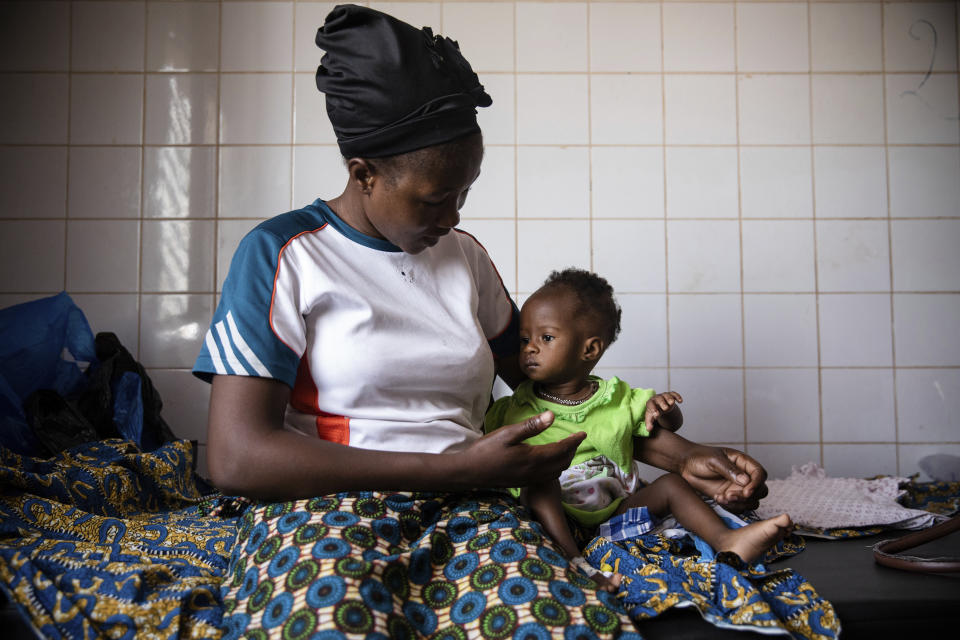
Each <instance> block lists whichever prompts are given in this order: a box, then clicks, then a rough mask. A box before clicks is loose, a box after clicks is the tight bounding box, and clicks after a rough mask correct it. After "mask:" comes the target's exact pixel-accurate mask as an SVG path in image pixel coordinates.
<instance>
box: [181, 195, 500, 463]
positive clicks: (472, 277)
mask: <svg viewBox="0 0 960 640" xmlns="http://www.w3.org/2000/svg"><path fill="white" fill-rule="evenodd" d="M517 319H518V312H517V308H516V305H514V303H513V301H512V300H511V299H510V297H509V294H508V293H507V292H506V290H505V289H504V286H503V283H502V281H501V280H500V276H499V275H498V274H497V271H496V269H495V268H494V266H493V264H492V263H491V261H490V258H489V257H488V255H487V253H486V251H485V250H484V249H483V247H482V246H481V245H480V244H479V243H478V242H477V241H476V240H475V239H474V238H473V237H472V236H471V235H469V234H467V233H465V232H462V231H458V230H455V231H453V232H451V233H449V234H447V235H446V236H443V237H441V238H440V241H439V242H438V243H437V244H436V245H435V246H433V247H429V248H427V249H426V250H425V251H423V252H421V253H419V254H417V255H409V254H406V253H404V252H403V251H401V250H400V249H399V248H398V247H396V246H395V245H393V244H391V243H390V242H388V241H386V240H381V239H378V238H372V237H370V236H366V235H364V234H362V233H360V232H358V231H356V230H355V229H353V228H352V227H350V226H349V225H347V224H346V223H344V222H343V221H342V220H341V219H340V218H338V217H337V216H336V214H334V213H333V211H331V210H330V208H329V207H327V205H326V204H325V203H324V202H323V201H321V200H317V201H315V202H314V203H313V204H311V205H308V206H306V207H304V208H303V209H299V210H297V211H291V212H290V213H286V214H283V215H281V216H277V217H276V218H272V219H270V220H267V221H266V222H264V223H262V224H260V225H259V226H258V227H257V228H255V229H254V230H253V231H251V232H250V233H249V234H247V236H246V237H245V238H244V239H243V241H242V242H241V243H240V246H239V247H238V248H237V251H236V253H235V254H234V257H233V262H232V263H231V265H230V273H229V275H228V276H227V279H226V281H225V283H224V287H223V295H222V297H221V299H220V304H219V306H218V308H217V311H216V313H215V314H214V318H213V322H212V323H211V327H210V330H209V331H208V332H207V335H206V338H205V340H204V345H203V347H202V349H201V351H200V355H199V357H198V358H197V362H196V365H195V367H194V374H196V375H197V376H199V377H200V378H202V379H205V380H210V379H212V375H213V374H221V375H249V376H260V377H266V378H274V379H277V380H280V381H282V382H285V383H286V384H287V385H289V386H290V387H291V389H292V393H291V399H290V405H289V406H288V408H287V413H286V419H285V426H286V427H287V428H288V429H293V430H296V431H299V432H301V433H304V434H308V435H312V436H317V437H321V438H324V439H327V440H331V441H333V442H339V443H341V444H349V445H351V446H356V447H362V448H366V449H380V450H387V451H420V452H443V451H453V450H456V449H458V448H462V447H463V446H465V445H467V444H469V443H470V442H471V441H473V440H474V439H476V438H478V437H480V435H482V432H483V427H482V425H483V415H484V412H485V410H486V408H487V404H488V402H489V399H490V391H491V389H492V385H493V379H494V375H495V374H494V361H493V358H494V355H495V354H496V355H498V356H500V355H510V354H514V353H516V352H517V350H518V348H519V343H518V341H517Z"/></svg>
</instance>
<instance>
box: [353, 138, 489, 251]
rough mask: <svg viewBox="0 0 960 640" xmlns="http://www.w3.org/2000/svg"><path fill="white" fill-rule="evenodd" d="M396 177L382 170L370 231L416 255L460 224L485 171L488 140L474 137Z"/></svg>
mask: <svg viewBox="0 0 960 640" xmlns="http://www.w3.org/2000/svg"><path fill="white" fill-rule="evenodd" d="M453 148H454V149H456V152H455V153H454V152H450V151H447V152H446V153H447V155H446V156H443V155H441V152H440V151H438V152H437V154H436V157H432V156H429V155H428V157H427V159H426V161H424V162H423V163H421V164H420V165H419V166H408V167H406V168H404V169H403V170H402V171H398V172H397V174H396V175H389V176H388V175H382V174H376V175H375V176H374V180H373V182H372V183H371V185H370V189H369V192H368V193H367V197H366V198H364V217H365V222H366V223H367V225H368V226H369V229H368V230H367V232H368V233H370V235H374V236H377V237H380V238H384V239H386V240H389V241H390V242H392V243H393V244H395V245H396V246H398V247H400V248H401V249H402V250H403V251H404V252H406V253H411V254H416V253H420V252H421V251H423V250H424V249H426V248H427V247H432V246H433V245H435V244H437V242H438V241H439V239H440V237H441V236H444V235H446V234H448V233H449V232H450V230H451V229H452V228H453V227H455V226H456V225H457V224H459V223H460V207H462V206H463V203H464V202H465V201H466V199H467V192H469V191H470V187H471V185H473V183H474V182H475V181H476V179H477V177H478V176H479V175H480V163H481V161H482V160H483V138H482V137H481V136H480V134H476V135H474V136H471V137H470V139H468V140H467V141H466V142H465V144H462V145H456V146H455V147H453Z"/></svg>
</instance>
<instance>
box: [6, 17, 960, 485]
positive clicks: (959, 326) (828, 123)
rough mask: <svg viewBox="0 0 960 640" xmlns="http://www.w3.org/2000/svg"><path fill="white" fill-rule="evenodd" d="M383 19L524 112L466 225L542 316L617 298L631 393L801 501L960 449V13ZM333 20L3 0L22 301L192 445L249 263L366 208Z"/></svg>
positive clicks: (9, 283) (491, 132)
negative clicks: (348, 158) (592, 294)
mask: <svg viewBox="0 0 960 640" xmlns="http://www.w3.org/2000/svg"><path fill="white" fill-rule="evenodd" d="M372 5H373V6H374V7H376V8H381V9H385V10H387V11H390V12H392V13H394V14H396V15H398V16H399V17H402V18H404V19H407V20H409V21H411V22H413V23H415V24H417V25H418V26H420V25H424V24H429V25H431V26H433V27H434V28H435V30H437V31H440V32H442V33H443V34H445V35H449V36H451V37H453V38H455V39H457V40H459V42H460V44H461V47H462V49H463V51H464V52H465V54H466V56H467V57H468V59H470V60H471V61H472V62H473V65H474V68H475V69H476V70H477V71H478V72H479V73H480V75H481V79H482V81H483V82H484V83H485V85H486V86H487V88H488V90H489V92H490V93H491V94H492V95H493V97H494V106H493V107H492V108H490V109H485V110H482V111H481V115H480V118H481V124H482V125H483V127H484V131H485V135H486V143H487V157H486V161H485V165H484V172H483V175H482V176H481V178H480V180H479V182H478V183H477V185H476V188H475V191H474V193H473V194H472V195H471V199H470V201H469V202H468V204H467V206H466V207H465V209H464V211H463V217H464V220H463V224H462V226H463V227H464V228H466V229H468V230H470V231H472V232H474V233H475V234H476V235H477V236H478V237H479V238H480V239H481V241H482V242H484V243H485V244H486V246H487V247H488V249H489V250H490V252H491V253H492V255H493V256H494V258H495V260H496V261H497V262H498V264H499V266H500V268H501V271H502V274H503V276H504V278H505V280H506V282H507V283H508V286H509V287H510V288H511V289H512V291H513V292H514V293H515V294H516V295H517V297H518V300H520V301H522V300H523V298H524V296H525V295H526V294H528V293H529V292H530V291H532V290H533V289H535V288H536V287H537V285H538V283H539V282H540V281H541V280H542V279H543V278H544V277H545V276H546V275H547V273H548V271H549V270H550V269H552V268H559V267H564V266H567V265H578V266H583V267H589V268H592V269H595V270H597V271H599V272H600V273H602V274H604V275H606V276H607V277H609V278H610V279H611V280H612V282H613V283H614V286H615V287H616V289H617V290H618V292H619V298H620V302H621V304H622V305H623V307H624V314H625V323H624V325H625V330H624V332H623V335H622V337H621V339H620V341H619V342H618V343H617V344H615V345H614V347H613V349H612V350H611V351H610V352H609V353H608V354H607V355H606V356H605V357H604V359H603V361H602V363H601V364H602V367H601V370H600V373H602V374H604V375H611V374H616V375H619V376H620V377H623V378H625V379H627V380H628V381H630V382H631V383H633V384H634V385H637V386H653V387H656V388H658V389H666V388H674V389H677V390H679V391H680V392H682V393H683V394H684V396H685V398H686V403H685V405H684V407H685V413H686V415H687V426H685V427H684V429H685V430H686V431H687V435H688V436H690V437H693V438H696V439H702V440H704V441H709V442H716V443H730V444H733V445H735V446H738V447H745V448H746V449H747V450H748V451H749V452H750V453H752V454H754V455H756V456H757V457H759V458H760V459H761V460H762V461H763V462H765V463H766V464H767V466H768V468H770V469H771V471H772V472H773V473H774V474H775V475H780V474H783V473H784V472H788V471H789V468H790V465H791V464H796V463H802V462H805V461H807V460H814V461H816V462H819V463H821V464H823V465H825V466H826V468H827V470H828V471H829V472H830V473H832V474H835V475H869V474H876V473H901V474H909V473H913V472H915V471H917V470H918V467H917V460H918V459H919V458H920V457H922V456H923V455H926V454H928V453H932V452H935V451H946V452H951V453H955V454H960V251H958V250H957V249H958V247H960V186H958V185H960V120H958V115H960V102H958V86H957V85H958V74H957V66H958V48H957V25H958V20H957V13H958V10H957V3H956V2H944V3H885V4H881V3H876V2H854V3H833V2H810V3H807V2H737V3H733V2H709V3H683V2H616V3H601V2H590V3H585V2H516V3H514V2H487V3H483V2H412V3H407V2H403V3H391V2H386V3H372ZM331 6H332V5H331V4H328V3H314V2H296V3H294V2H289V1H288V2H232V1H224V2H152V1H151V2H146V3H144V2H136V1H107V2H85V1H84V2H81V1H78V2H26V3H21V2H3V3H0V32H2V33H0V88H2V94H3V98H2V99H0V218H2V220H0V305H3V306H6V305H7V304H13V303H16V302H20V301H23V300H28V299H33V298H37V297H40V296H43V295H48V294H51V293H55V292H57V291H59V290H61V289H66V290H67V291H68V292H70V293H71V295H73V297H74V299H75V300H76V301H77V302H78V303H79V304H80V305H81V307H82V308H83V309H84V310H85V312H86V313H87V315H88V317H89V319H90V321H91V324H92V325H93V327H94V330H95V331H99V330H111V331H114V332H116V333H117V334H119V336H120V337H121V339H122V340H123V341H124V343H125V344H126V345H127V346H128V347H129V348H130V349H131V350H132V351H133V352H134V353H135V354H137V355H138V357H139V358H140V360H141V361H142V362H143V363H144V364H145V365H146V366H147V367H148V368H149V371H150V374H151V376H152V377H153V379H154V380H155V382H156V383H157V385H158V386H159V388H160V390H161V392H162V394H163V396H164V400H165V405H166V409H165V415H166V417H167V419H168V421H169V422H170V423H171V424H172V425H173V428H174V430H175V431H176V432H177V433H178V434H179V435H181V436H184V437H191V438H198V439H200V440H201V441H203V440H204V439H205V419H206V402H207V397H208V390H207V387H206V386H205V385H204V384H203V383H200V382H197V381H196V380H194V379H193V378H192V377H191V375H190V373H189V368H190V367H191V365H192V363H193V359H194V357H195V353H196V351H197V348H198V345H199V343H200V341H201V339H202V337H203V334H204V331H205V329H206V326H207V323H208V321H209V319H210V317H211V314H212V312H213V308H214V305H215V302H216V292H217V290H218V289H219V284H220V283H221V282H222V280H223V277H224V275H225V270H226V268H227V266H228V261H229V258H230V255H231V253H232V251H233V249H234V247H235V246H236V244H237V242H238V241H239V238H240V237H241V236H242V235H243V234H244V233H245V232H246V231H247V230H248V229H250V228H251V227H252V226H254V225H255V224H256V223H257V222H258V221H259V220H262V219H264V218H266V217H269V216H272V215H274V214H277V213H281V212H283V211H286V210H288V209H291V208H295V207H299V206H301V205H303V204H305V203H307V202H310V201H312V200H313V199H314V198H315V197H317V196H323V197H330V196H333V195H336V194H338V193H339V190H340V189H341V188H342V185H343V182H344V177H345V175H344V173H343V169H342V167H341V165H340V161H339V157H338V153H337V149H336V146H335V144H334V143H335V139H334V137H333V134H332V131H331V129H330V126H329V124H328V123H327V122H326V118H325V115H324V108H323V100H322V96H321V95H320V94H319V93H318V92H317V91H316V89H315V87H314V84H313V74H314V71H315V69H316V66H317V64H318V62H319V59H320V55H321V53H320V51H319V50H318V49H317V48H316V47H315V46H314V45H313V37H314V34H315V32H316V29H317V27H318V26H319V25H320V24H321V23H322V20H323V17H324V16H325V15H326V12H327V11H328V10H329V9H330V7H331ZM934 30H935V32H936V40H935V42H936V48H935V50H934V46H933V45H934V37H933V35H934ZM931 67H932V68H931ZM928 72H929V73H928Z"/></svg>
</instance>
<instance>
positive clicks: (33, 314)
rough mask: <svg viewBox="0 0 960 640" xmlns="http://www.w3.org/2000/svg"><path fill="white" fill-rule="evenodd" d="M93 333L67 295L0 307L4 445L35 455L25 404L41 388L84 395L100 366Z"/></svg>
mask: <svg viewBox="0 0 960 640" xmlns="http://www.w3.org/2000/svg"><path fill="white" fill-rule="evenodd" d="M96 364H97V356H96V349H95V347H94V338H93V332H92V331H91V330H90V325H89V324H88V323H87V319H86V317H85V316H84V315H83V311H81V310H80V308H79V307H78V306H77V305H76V304H74V302H73V300H71V299H70V296H68V295H67V294H66V293H64V292H61V293H59V294H57V295H55V296H51V297H49V298H42V299H40V300H34V301H33V302H26V303H24V304H18V305H15V306H12V307H7V308H6V309H0V445H2V446H4V447H7V448H8V449H11V450H13V451H16V452H17V453H20V454H24V455H36V454H37V453H38V452H39V451H41V450H42V447H41V446H40V443H39V442H38V441H37V439H36V437H35V436H34V435H33V433H32V432H31V430H30V427H29V425H28V424H27V418H26V414H25V413H24V411H23V402H24V400H26V399H27V396H29V395H30V394H31V393H33V392H34V391H36V390H38V389H53V390H54V391H56V392H57V393H59V394H60V395H62V396H68V395H70V394H73V393H76V392H77V391H80V390H81V389H82V388H83V387H84V386H85V384H86V378H85V376H84V372H85V371H86V370H87V368H88V367H91V366H96Z"/></svg>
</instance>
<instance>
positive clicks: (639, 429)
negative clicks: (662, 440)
mask: <svg viewBox="0 0 960 640" xmlns="http://www.w3.org/2000/svg"><path fill="white" fill-rule="evenodd" d="M656 393H657V392H656V391H654V390H653V389H631V390H630V414H631V415H632V416H633V419H634V420H633V423H634V424H635V425H636V427H635V428H634V432H633V435H635V436H640V437H642V438H646V437H649V435H650V429H648V428H647V424H646V423H645V422H644V421H643V419H644V417H645V416H646V413H647V402H648V401H649V400H650V398H652V397H653V396H654V395H656Z"/></svg>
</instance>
